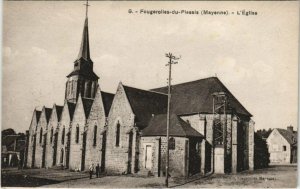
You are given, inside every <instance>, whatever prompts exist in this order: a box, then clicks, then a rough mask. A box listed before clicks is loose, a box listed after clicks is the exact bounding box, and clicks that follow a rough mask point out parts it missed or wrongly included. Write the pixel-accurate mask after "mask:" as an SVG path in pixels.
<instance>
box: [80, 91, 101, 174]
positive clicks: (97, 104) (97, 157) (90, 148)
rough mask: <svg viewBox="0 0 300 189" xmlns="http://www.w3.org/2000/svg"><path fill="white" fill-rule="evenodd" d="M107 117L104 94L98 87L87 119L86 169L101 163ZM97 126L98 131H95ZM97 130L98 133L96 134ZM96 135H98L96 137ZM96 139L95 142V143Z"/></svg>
mask: <svg viewBox="0 0 300 189" xmlns="http://www.w3.org/2000/svg"><path fill="white" fill-rule="evenodd" d="M105 124H106V118H105V112H104V106H103V102H102V96H101V91H100V87H98V89H97V93H96V96H95V100H94V103H93V106H92V108H91V112H90V115H89V118H88V120H87V126H88V127H87V137H86V139H87V140H86V158H85V169H86V170H87V169H88V167H89V165H91V164H94V165H95V166H96V165H97V164H99V165H101V153H102V151H101V149H102V138H103V135H102V134H103V132H104V129H105ZM95 127H96V131H95ZM95 132H96V134H95ZM94 137H96V138H95V139H94ZM94 140H95V142H96V143H95V144H94Z"/></svg>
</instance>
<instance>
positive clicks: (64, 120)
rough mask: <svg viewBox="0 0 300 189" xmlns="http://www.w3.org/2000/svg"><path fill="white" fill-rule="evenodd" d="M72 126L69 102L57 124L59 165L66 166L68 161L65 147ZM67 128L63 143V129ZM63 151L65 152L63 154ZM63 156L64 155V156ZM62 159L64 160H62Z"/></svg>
mask: <svg viewBox="0 0 300 189" xmlns="http://www.w3.org/2000/svg"><path fill="white" fill-rule="evenodd" d="M69 127H70V114H69V109H68V105H67V103H65V104H64V107H63V111H62V115H61V120H60V122H59V123H58V126H57V133H58V136H57V151H56V153H57V154H56V165H57V166H66V164H65V163H66V161H65V147H66V144H67V142H66V140H67V133H68V131H69ZM64 128H65V135H64V138H65V139H64V140H65V141H64V143H62V134H63V130H64ZM62 152H63V154H62ZM62 156H63V157H62ZM61 160H63V161H62V162H61Z"/></svg>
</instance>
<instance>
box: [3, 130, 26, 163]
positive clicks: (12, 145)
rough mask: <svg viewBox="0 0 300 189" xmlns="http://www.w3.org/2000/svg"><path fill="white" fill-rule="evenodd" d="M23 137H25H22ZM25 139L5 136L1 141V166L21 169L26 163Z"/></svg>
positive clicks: (19, 136)
mask: <svg viewBox="0 0 300 189" xmlns="http://www.w3.org/2000/svg"><path fill="white" fill-rule="evenodd" d="M24 136H25V135H24ZM25 154H26V138H25V137H22V136H21V135H6V136H3V137H2V140H1V166H2V167H19V168H22V167H23V166H24V163H25V161H26V157H25Z"/></svg>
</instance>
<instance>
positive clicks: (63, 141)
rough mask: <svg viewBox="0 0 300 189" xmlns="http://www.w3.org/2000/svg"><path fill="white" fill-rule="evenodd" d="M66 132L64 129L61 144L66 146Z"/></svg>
mask: <svg viewBox="0 0 300 189" xmlns="http://www.w3.org/2000/svg"><path fill="white" fill-rule="evenodd" d="M65 132H66V129H65V128H63V132H62V135H61V143H62V144H65Z"/></svg>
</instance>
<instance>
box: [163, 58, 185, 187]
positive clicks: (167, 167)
mask: <svg viewBox="0 0 300 189" xmlns="http://www.w3.org/2000/svg"><path fill="white" fill-rule="evenodd" d="M166 57H167V58H169V62H168V64H166V66H169V79H168V110H167V156H166V158H167V160H166V187H169V127H170V102H171V80H172V77H171V74H172V64H177V63H178V62H177V61H176V60H179V59H180V58H181V57H179V58H177V57H175V56H174V55H173V54H172V53H166Z"/></svg>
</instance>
